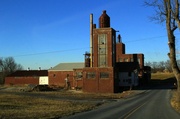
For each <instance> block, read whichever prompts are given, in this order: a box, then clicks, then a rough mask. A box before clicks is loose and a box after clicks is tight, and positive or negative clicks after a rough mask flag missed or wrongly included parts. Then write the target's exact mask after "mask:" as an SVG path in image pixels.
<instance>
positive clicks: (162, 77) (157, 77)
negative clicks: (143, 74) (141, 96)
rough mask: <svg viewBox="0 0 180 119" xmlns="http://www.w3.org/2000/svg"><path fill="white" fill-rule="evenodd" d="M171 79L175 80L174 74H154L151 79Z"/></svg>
mask: <svg viewBox="0 0 180 119" xmlns="http://www.w3.org/2000/svg"><path fill="white" fill-rule="evenodd" d="M169 78H174V74H173V73H152V74H151V79H152V80H155V79H157V80H165V79H169Z"/></svg>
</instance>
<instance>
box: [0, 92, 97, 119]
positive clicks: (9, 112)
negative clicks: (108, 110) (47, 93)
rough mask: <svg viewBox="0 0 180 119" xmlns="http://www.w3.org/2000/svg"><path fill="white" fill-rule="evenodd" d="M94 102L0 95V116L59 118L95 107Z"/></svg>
mask: <svg viewBox="0 0 180 119" xmlns="http://www.w3.org/2000/svg"><path fill="white" fill-rule="evenodd" d="M95 106H96V105H95V104H94V103H90V102H73V101H62V100H50V99H43V98H37V97H29V96H18V95H12V94H11V95H9V94H1V95H0V118H7V119H8V118H57V117H58V118H60V117H62V116H65V115H71V114H73V113H77V112H82V111H86V110H90V109H93V108H95Z"/></svg>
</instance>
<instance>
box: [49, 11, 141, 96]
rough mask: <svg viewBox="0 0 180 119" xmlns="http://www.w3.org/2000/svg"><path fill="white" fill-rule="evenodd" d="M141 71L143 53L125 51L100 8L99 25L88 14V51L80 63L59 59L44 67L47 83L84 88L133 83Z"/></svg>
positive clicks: (106, 89) (100, 89)
mask: <svg viewBox="0 0 180 119" xmlns="http://www.w3.org/2000/svg"><path fill="white" fill-rule="evenodd" d="M143 72H144V55H143V54H125V44H124V43H122V41H121V37H120V35H118V38H117V39H116V30H115V29H113V28H111V27H110V17H109V16H108V15H107V14H106V11H105V10H104V11H103V13H102V15H101V16H100V17H99V28H96V24H93V14H91V15H90V53H87V52H86V53H85V62H84V63H65V64H63V63H61V64H59V65H57V66H55V67H54V68H52V69H51V70H49V71H48V75H49V84H50V85H59V86H65V85H66V81H65V80H66V79H67V78H68V81H69V84H70V87H71V88H76V87H81V88H82V89H83V91H85V92H100V93H115V92H118V91H119V87H120V86H137V85H138V84H139V80H138V79H139V78H138V76H139V77H142V76H143Z"/></svg>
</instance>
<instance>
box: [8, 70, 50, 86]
mask: <svg viewBox="0 0 180 119" xmlns="http://www.w3.org/2000/svg"><path fill="white" fill-rule="evenodd" d="M5 84H6V85H9V84H10V85H24V84H35V85H41V84H42V85H48V71H47V70H22V71H16V72H14V73H12V74H10V75H8V76H7V77H6V78H5Z"/></svg>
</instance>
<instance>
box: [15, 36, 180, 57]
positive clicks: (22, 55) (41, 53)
mask: <svg viewBox="0 0 180 119" xmlns="http://www.w3.org/2000/svg"><path fill="white" fill-rule="evenodd" d="M175 35H180V34H175ZM162 37H167V36H166V35H164V36H156V37H150V38H143V39H137V40H132V41H125V43H128V42H138V41H145V40H151V39H156V38H162ZM177 40H178V39H177ZM87 48H90V47H84V48H77V49H67V50H57V51H50V52H40V53H30V54H21V55H15V56H12V57H24V56H33V55H43V54H52V53H58V52H69V51H75V50H83V49H87Z"/></svg>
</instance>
